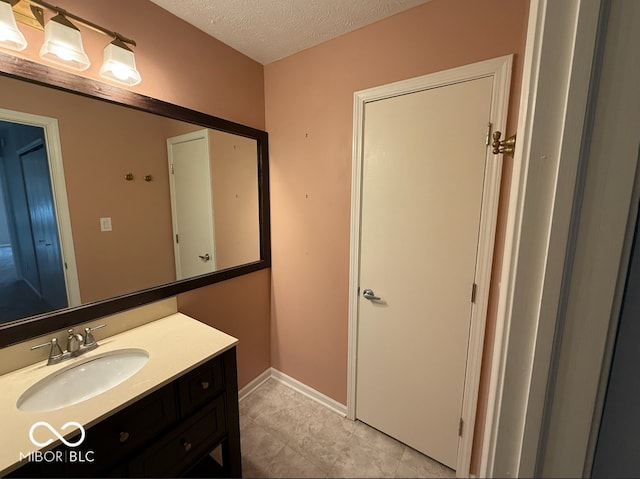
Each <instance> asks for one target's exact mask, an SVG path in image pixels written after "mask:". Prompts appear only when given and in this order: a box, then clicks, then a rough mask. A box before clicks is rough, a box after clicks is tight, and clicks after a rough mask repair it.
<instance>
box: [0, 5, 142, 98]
mask: <svg viewBox="0 0 640 479" xmlns="http://www.w3.org/2000/svg"><path fill="white" fill-rule="evenodd" d="M24 5H29V6H30V7H31V11H32V13H34V14H35V10H38V12H39V15H35V16H34V17H33V18H29V19H28V21H27V20H26V19H24V18H23V17H21V16H20V15H18V16H16V14H15V12H14V11H13V9H12V7H14V6H15V8H16V9H18V8H19V7H20V6H24ZM24 8H27V7H26V6H25V7H24ZM42 9H46V10H49V11H51V12H54V14H55V15H54V17H53V18H51V19H50V20H49V21H48V22H47V24H46V25H44V21H43V14H42ZM16 11H17V10H16ZM16 19H17V20H18V21H19V22H22V23H26V24H28V25H32V26H34V25H35V26H40V25H42V26H43V27H44V43H43V44H42V47H41V48H40V57H42V58H44V59H46V60H48V61H50V62H52V63H56V64H58V65H63V66H65V67H68V68H73V69H75V70H78V71H83V70H86V69H87V68H89V66H90V65H91V61H90V60H89V57H88V56H87V54H86V53H85V51H84V47H83V45H82V34H81V33H80V30H79V29H78V27H76V26H75V25H74V24H73V23H71V20H73V21H74V22H76V23H79V24H81V25H83V26H85V27H88V28H90V29H91V30H94V31H96V32H99V33H102V34H104V35H107V36H109V37H111V38H113V39H114V40H113V41H112V42H111V43H109V44H108V45H107V47H106V48H105V49H104V62H103V64H102V67H101V68H100V72H99V73H100V76H101V77H102V78H105V79H107V80H110V81H113V82H118V83H122V84H124V85H127V86H133V85H137V84H138V83H140V81H141V77H140V72H138V69H137V68H136V61H135V57H134V55H133V51H132V50H131V47H132V46H136V42H135V41H133V40H131V39H129V38H126V37H124V36H123V35H120V34H119V33H116V32H114V31H111V30H108V29H106V28H104V27H101V26H100V25H98V24H96V23H93V22H91V21H89V20H87V19H85V18H82V17H79V16H77V15H74V14H73V13H71V12H68V11H67V10H64V9H62V8H60V7H56V6H54V5H51V4H50V3H48V2H46V1H44V0H0V48H7V49H10V50H15V51H21V50H24V49H25V48H26V47H27V41H26V40H25V38H24V35H23V34H22V32H21V31H20V30H19V29H18V27H17V25H16ZM34 22H36V23H34Z"/></svg>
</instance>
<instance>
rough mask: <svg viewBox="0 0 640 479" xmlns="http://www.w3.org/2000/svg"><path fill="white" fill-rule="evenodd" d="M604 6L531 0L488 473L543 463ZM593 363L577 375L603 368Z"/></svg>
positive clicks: (483, 471)
mask: <svg viewBox="0 0 640 479" xmlns="http://www.w3.org/2000/svg"><path fill="white" fill-rule="evenodd" d="M600 3H601V0H566V1H561V2H558V1H555V0H531V5H530V8H529V24H528V31H527V45H526V49H525V55H524V65H523V76H522V78H523V81H522V92H521V95H520V105H521V107H520V113H519V117H518V142H517V144H516V150H515V155H514V170H513V180H512V185H511V192H510V198H509V212H508V217H507V233H506V238H505V252H504V262H503V268H502V274H501V278H502V280H501V287H500V289H501V292H500V298H499V302H498V321H497V325H496V338H495V346H494V353H493V358H492V371H491V379H490V390H489V400H488V410H487V415H486V426H485V435H484V440H483V444H482V451H481V454H482V459H481V465H480V476H481V477H535V476H536V471H537V470H538V468H539V467H540V464H539V463H540V457H539V453H540V446H541V444H540V439H541V437H542V434H543V428H544V426H543V425H544V421H543V418H544V415H545V410H544V408H545V396H546V393H547V385H548V379H549V375H550V373H551V372H552V371H551V354H552V348H553V344H554V338H555V328H556V320H557V314H558V307H559V305H560V301H561V297H560V296H561V287H562V281H563V274H564V267H565V258H566V256H567V253H568V248H569V247H570V245H569V243H568V240H569V228H570V222H571V213H572V207H573V201H574V190H575V180H576V175H577V174H578V168H579V157H580V148H581V144H582V137H583V134H584V126H585V118H586V115H587V111H586V104H587V97H588V90H589V84H590V80H591V79H590V75H589V72H591V66H592V60H593V55H594V49H595V39H596V31H597V23H598V15H599V10H600ZM587 334H594V333H592V332H587ZM588 367H589V366H587V367H586V368H585V366H584V365H582V366H581V365H579V364H578V365H577V367H576V369H575V370H574V374H576V375H578V376H581V375H587V376H589V375H592V374H598V372H597V371H589V370H588V369H587V368H588ZM571 407H572V408H574V409H581V408H582V405H572V406H571ZM575 433H576V434H581V432H580V431H575ZM587 435H588V432H587ZM575 442H576V445H572V446H571V447H572V448H575V447H581V446H580V445H579V443H580V442H582V441H575ZM565 452H566V453H567V455H572V454H574V452H573V451H565ZM581 474H582V471H581V470H580V471H576V473H575V476H580V475H581Z"/></svg>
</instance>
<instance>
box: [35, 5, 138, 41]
mask: <svg viewBox="0 0 640 479" xmlns="http://www.w3.org/2000/svg"><path fill="white" fill-rule="evenodd" d="M26 1H28V2H29V3H31V4H35V5H38V6H40V7H43V8H46V9H47V10H50V11H52V12H56V13H59V14H61V15H64V16H65V17H68V18H70V19H73V20H75V21H77V22H78V23H81V24H83V25H84V26H85V27H89V28H91V29H92V30H95V31H97V32H100V33H103V34H105V35H107V36H110V37H112V38H116V39H118V40H121V41H122V42H124V43H128V44H129V45H132V46H134V47H135V46H136V42H135V41H134V40H131V39H130V38H127V37H125V36H124V35H121V34H119V33H117V32H114V31H113V30H109V29H108V28H104V27H102V26H100V25H98V24H97V23H93V22H92V21H90V20H87V19H85V18H82V17H79V16H78V15H74V14H73V13H71V12H69V11H67V10H65V9H64V8H60V7H57V6H55V5H52V4H50V3H48V2H45V1H44V0H26Z"/></svg>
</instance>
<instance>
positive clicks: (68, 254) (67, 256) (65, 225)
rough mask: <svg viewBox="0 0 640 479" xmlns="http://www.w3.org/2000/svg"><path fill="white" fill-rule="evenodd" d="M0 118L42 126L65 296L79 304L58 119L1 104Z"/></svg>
mask: <svg viewBox="0 0 640 479" xmlns="http://www.w3.org/2000/svg"><path fill="white" fill-rule="evenodd" d="M0 120H6V121H10V122H14V123H21V124H23V125H30V126H37V127H40V128H43V129H44V137H45V147H46V149H47V157H48V159H49V171H50V174H51V189H52V191H53V198H54V203H55V212H56V218H57V222H58V232H59V240H60V249H61V253H62V261H63V262H64V263H66V265H67V267H66V268H63V270H64V276H65V283H66V288H67V300H68V303H69V306H70V307H73V306H79V305H80V304H81V299H80V283H79V281H78V269H77V265H76V254H75V250H74V247H73V233H72V230H71V215H70V213H69V202H68V200H67V187H66V183H65V178H64V164H63V161H62V146H61V145H60V131H59V129H58V120H57V119H55V118H49V117H46V116H41V115H32V114H30V113H23V112H19V111H12V110H5V109H3V108H0Z"/></svg>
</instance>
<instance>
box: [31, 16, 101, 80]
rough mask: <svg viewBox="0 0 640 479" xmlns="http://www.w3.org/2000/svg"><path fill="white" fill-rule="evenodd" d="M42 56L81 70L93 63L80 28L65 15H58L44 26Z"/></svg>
mask: <svg viewBox="0 0 640 479" xmlns="http://www.w3.org/2000/svg"><path fill="white" fill-rule="evenodd" d="M40 57H42V58H44V59H46V60H49V61H50V62H53V63H57V64H59V65H63V66H66V67H70V68H73V69H75V70H80V71H82V70H86V69H87V68H89V65H91V62H90V61H89V57H88V56H87V54H86V53H85V52H84V47H83V46H82V35H80V30H78V29H77V28H76V26H75V25H74V24H73V23H71V22H70V21H69V20H67V19H66V18H65V17H64V16H63V15H56V16H55V17H53V18H52V19H51V20H49V22H47V24H46V26H45V27H44V43H43V44H42V48H40Z"/></svg>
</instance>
